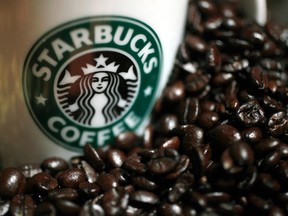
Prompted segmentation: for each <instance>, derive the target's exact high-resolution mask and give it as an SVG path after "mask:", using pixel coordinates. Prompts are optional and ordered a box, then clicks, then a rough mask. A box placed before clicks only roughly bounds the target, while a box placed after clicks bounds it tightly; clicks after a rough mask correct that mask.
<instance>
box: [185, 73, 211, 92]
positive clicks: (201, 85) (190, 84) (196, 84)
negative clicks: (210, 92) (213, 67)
mask: <svg viewBox="0 0 288 216" xmlns="http://www.w3.org/2000/svg"><path fill="white" fill-rule="evenodd" d="M209 81H210V75H209V74H203V73H194V74H189V75H188V76H187V77H186V79H185V83H184V85H185V90H186V91H187V92H188V93H191V94H196V93H199V92H200V93H201V91H204V90H205V88H206V87H207V85H208V83H209Z"/></svg>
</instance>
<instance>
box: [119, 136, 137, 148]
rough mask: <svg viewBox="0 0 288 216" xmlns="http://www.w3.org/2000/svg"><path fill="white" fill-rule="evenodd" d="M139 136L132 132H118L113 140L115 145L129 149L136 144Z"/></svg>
mask: <svg viewBox="0 0 288 216" xmlns="http://www.w3.org/2000/svg"><path fill="white" fill-rule="evenodd" d="M138 140H139V137H138V136H137V135H136V134H135V133H133V132H124V133H121V134H119V136H117V138H116V140H115V147H117V148H119V149H122V150H129V149H131V148H132V147H134V146H136V145H137V144H138Z"/></svg>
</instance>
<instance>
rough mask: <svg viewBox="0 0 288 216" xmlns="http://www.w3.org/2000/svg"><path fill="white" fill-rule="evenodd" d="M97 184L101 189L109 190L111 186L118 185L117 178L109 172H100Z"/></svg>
mask: <svg viewBox="0 0 288 216" xmlns="http://www.w3.org/2000/svg"><path fill="white" fill-rule="evenodd" d="M97 184H98V185H99V186H100V187H101V188H102V189H103V190H109V189H111V188H115V187H117V186H118V181H117V179H116V178H115V177H114V176H113V175H111V174H109V173H101V174H100V175H99V176H98V179H97Z"/></svg>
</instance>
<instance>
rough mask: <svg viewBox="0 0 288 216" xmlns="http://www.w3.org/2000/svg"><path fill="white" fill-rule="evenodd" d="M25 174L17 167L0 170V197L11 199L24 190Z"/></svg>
mask: <svg viewBox="0 0 288 216" xmlns="http://www.w3.org/2000/svg"><path fill="white" fill-rule="evenodd" d="M25 184H26V179H25V176H24V175H23V173H22V171H21V170H20V169H18V168H14V167H7V168H5V169H3V170H2V171H1V172H0V197H1V198H7V199H11V198H12V197H14V196H15V195H16V194H20V193H22V192H23V191H24V188H25Z"/></svg>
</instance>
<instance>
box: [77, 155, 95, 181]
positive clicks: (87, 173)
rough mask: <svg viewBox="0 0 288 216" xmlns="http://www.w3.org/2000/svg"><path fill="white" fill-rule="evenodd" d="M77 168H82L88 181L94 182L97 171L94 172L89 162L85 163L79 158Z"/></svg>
mask: <svg viewBox="0 0 288 216" xmlns="http://www.w3.org/2000/svg"><path fill="white" fill-rule="evenodd" d="M78 168H80V169H81V170H83V172H84V173H85V176H86V179H87V181H88V182H90V183H93V182H96V180H97V173H96V172H95V170H94V168H93V167H92V166H91V165H90V164H89V163H87V162H86V161H85V160H81V161H80V164H79V166H78Z"/></svg>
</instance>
